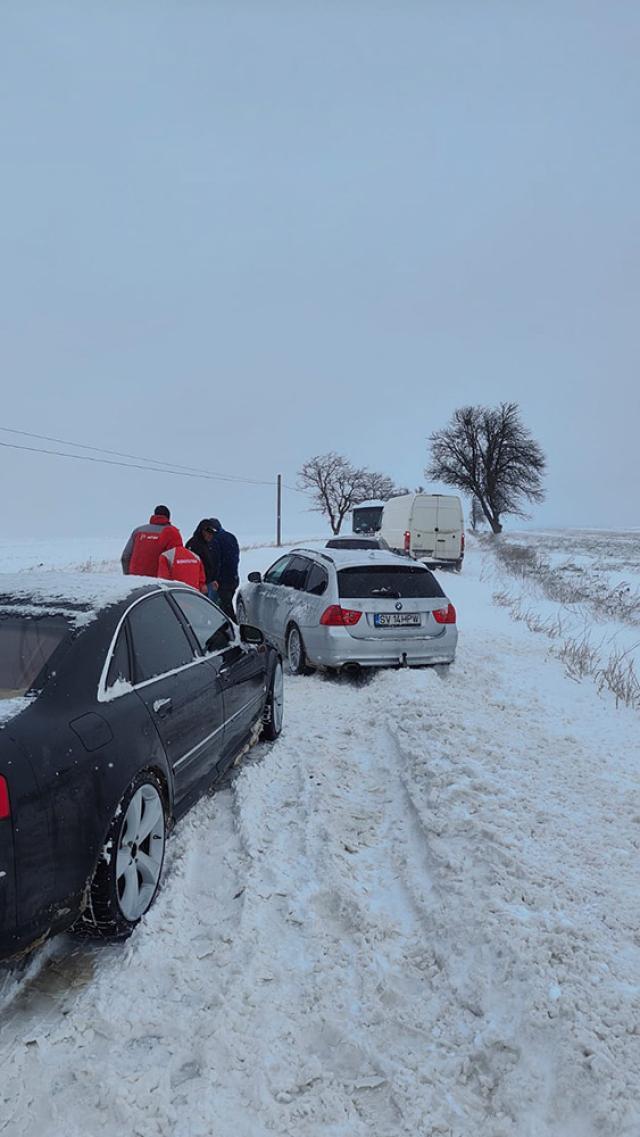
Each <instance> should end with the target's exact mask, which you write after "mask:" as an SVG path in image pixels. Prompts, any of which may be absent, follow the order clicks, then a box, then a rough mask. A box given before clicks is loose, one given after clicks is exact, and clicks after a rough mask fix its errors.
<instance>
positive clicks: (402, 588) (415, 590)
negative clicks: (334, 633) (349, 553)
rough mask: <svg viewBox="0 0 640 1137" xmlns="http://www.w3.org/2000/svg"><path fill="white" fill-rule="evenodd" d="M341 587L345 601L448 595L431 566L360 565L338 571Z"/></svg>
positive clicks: (339, 587) (339, 586)
mask: <svg viewBox="0 0 640 1137" xmlns="http://www.w3.org/2000/svg"><path fill="white" fill-rule="evenodd" d="M338 589H339V591H340V597H341V599H343V600H369V599H371V600H375V599H381V600H382V599H384V597H385V596H400V597H407V598H409V597H429V598H430V597H436V596H444V592H443V591H442V589H441V587H440V585H439V584H438V582H437V580H436V578H435V576H434V575H433V573H432V572H430V571H429V569H427V568H419V567H418V566H417V565H416V566H415V567H413V566H411V565H407V566H406V567H405V566H404V565H358V566H357V568H344V569H341V570H340V572H339V573H338Z"/></svg>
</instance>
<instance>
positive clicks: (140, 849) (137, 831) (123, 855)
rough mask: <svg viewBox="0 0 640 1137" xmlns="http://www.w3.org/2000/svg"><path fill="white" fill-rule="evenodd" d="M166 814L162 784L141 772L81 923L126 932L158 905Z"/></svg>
mask: <svg viewBox="0 0 640 1137" xmlns="http://www.w3.org/2000/svg"><path fill="white" fill-rule="evenodd" d="M166 837H167V818H166V808H165V803H164V796H163V792H162V786H161V784H160V781H159V779H158V778H157V777H156V775H155V774H154V773H153V772H152V771H151V770H143V771H141V772H140V773H139V774H138V775H137V776H136V777H135V778H134V780H133V781H132V782H131V784H130V785H129V786H128V788H127V789H126V791H125V793H124V795H123V797H122V800H121V802H120V804H119V806H118V808H117V810H116V812H115V816H114V818H113V821H112V822H111V827H110V829H109V833H108V835H107V840H106V843H105V847H104V853H103V854H102V855H101V857H100V859H99V861H98V864H97V867H96V871H95V874H94V877H93V881H92V884H91V892H90V897H89V903H88V905H87V908H86V910H85V912H84V913H83V915H82V927H83V928H84V929H85V930H92V929H93V930H95V931H96V932H97V933H99V934H102V935H106V936H127V935H129V933H130V932H132V931H133V929H134V928H135V926H136V924H137V923H138V922H139V920H140V919H141V918H142V917H143V916H144V914H145V912H148V910H149V908H150V907H151V905H152V904H153V901H154V899H155V896H156V893H157V891H158V886H159V884H160V878H161V876H162V866H163V864H164V851H165V844H166Z"/></svg>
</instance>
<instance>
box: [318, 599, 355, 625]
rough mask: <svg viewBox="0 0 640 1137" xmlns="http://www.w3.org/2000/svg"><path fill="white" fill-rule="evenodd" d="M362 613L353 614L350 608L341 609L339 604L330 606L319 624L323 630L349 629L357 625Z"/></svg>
mask: <svg viewBox="0 0 640 1137" xmlns="http://www.w3.org/2000/svg"><path fill="white" fill-rule="evenodd" d="M361 615H362V612H354V611H353V609H352V608H341V607H340V605H339V604H330V605H329V607H328V608H325V610H324V612H323V613H322V615H321V617H320V623H321V624H323V625H324V627H325V628H350V627H351V626H352V625H353V624H357V623H358V620H359V619H360V617H361Z"/></svg>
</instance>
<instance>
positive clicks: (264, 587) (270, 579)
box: [252, 553, 292, 639]
mask: <svg viewBox="0 0 640 1137" xmlns="http://www.w3.org/2000/svg"><path fill="white" fill-rule="evenodd" d="M291 559H292V557H291V554H289V553H288V554H287V555H286V556H284V557H280V558H279V560H277V561H276V562H275V564H273V565H271V568H269V569H267V571H266V573H265V574H264V578H263V580H262V584H258V585H256V593H258V594H259V596H258V597H257V599H256V603H255V606H252V611H253V613H254V615H253V619H254V622H255V624H256V627H258V628H260V629H261V630H262V631H263V632H264V634H265V636H268V637H269V638H270V639H274V638H277V636H276V631H275V628H276V620H277V610H278V599H279V596H280V589H281V585H282V576H283V574H284V572H285V569H286V567H287V565H288V564H289V562H290V561H291Z"/></svg>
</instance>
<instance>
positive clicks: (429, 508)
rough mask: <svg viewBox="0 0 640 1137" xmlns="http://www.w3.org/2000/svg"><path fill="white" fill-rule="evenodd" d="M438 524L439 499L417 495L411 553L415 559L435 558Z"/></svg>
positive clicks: (414, 504)
mask: <svg viewBox="0 0 640 1137" xmlns="http://www.w3.org/2000/svg"><path fill="white" fill-rule="evenodd" d="M437 524H438V499H437V497H428V496H426V495H420V494H419V495H417V496H416V499H415V501H414V503H413V510H412V514H411V553H412V554H413V556H414V557H432V556H435V552H436V547H437V546H436V538H437V536H438V534H437V533H436V526H437Z"/></svg>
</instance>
